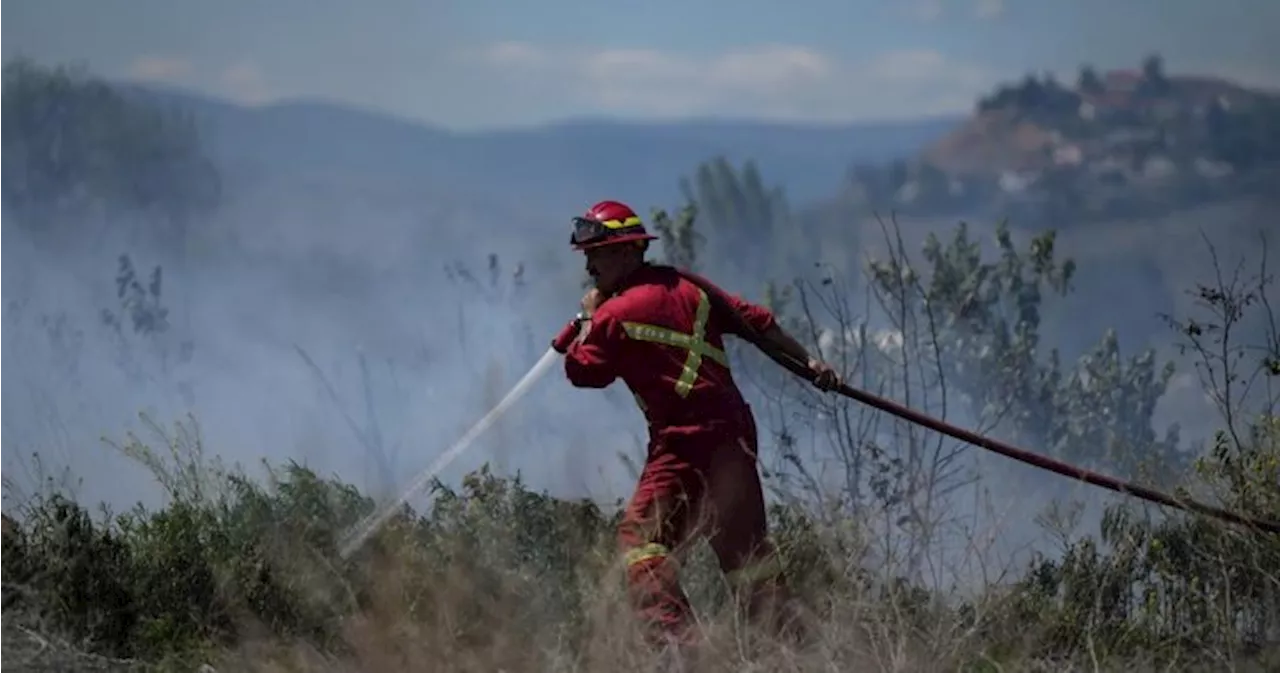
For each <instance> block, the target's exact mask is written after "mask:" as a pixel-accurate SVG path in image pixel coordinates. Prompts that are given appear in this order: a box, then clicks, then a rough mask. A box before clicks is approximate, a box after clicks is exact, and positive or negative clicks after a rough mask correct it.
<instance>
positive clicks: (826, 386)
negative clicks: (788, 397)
mask: <svg viewBox="0 0 1280 673" xmlns="http://www.w3.org/2000/svg"><path fill="white" fill-rule="evenodd" d="M809 371H811V372H813V374H814V377H813V385H815V386H817V387H818V388H820V389H822V390H835V389H836V388H839V387H840V384H841V383H842V381H841V380H840V375H839V374H837V373H836V370H834V369H832V368H831V366H830V365H828V364H827V363H825V362H823V361H822V360H818V359H816V358H809Z"/></svg>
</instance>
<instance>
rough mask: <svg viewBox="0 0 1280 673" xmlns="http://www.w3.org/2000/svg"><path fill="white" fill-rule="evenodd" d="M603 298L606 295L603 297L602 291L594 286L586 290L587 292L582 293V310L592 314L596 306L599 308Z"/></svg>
mask: <svg viewBox="0 0 1280 673" xmlns="http://www.w3.org/2000/svg"><path fill="white" fill-rule="evenodd" d="M605 299H607V297H605V295H604V293H603V292H601V291H600V290H598V289H596V288H594V287H593V288H591V289H590V290H587V293H586V294H584V295H582V311H583V312H584V313H586V314H587V315H588V316H590V315H592V314H593V313H595V312H596V309H597V308H600V305H601V304H603V303H604V300H605Z"/></svg>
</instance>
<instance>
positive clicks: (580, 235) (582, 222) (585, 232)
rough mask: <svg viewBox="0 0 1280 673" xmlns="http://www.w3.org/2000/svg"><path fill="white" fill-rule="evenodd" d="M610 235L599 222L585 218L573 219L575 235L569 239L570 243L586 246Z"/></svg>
mask: <svg viewBox="0 0 1280 673" xmlns="http://www.w3.org/2000/svg"><path fill="white" fill-rule="evenodd" d="M608 234H609V229H608V228H607V227H605V226H604V223H603V222H600V221H599V220H592V219H588V218H585V217H575V218H573V235H572V236H571V237H570V238H569V242H570V243H573V244H574V245H585V244H587V243H594V242H596V241H598V240H600V239H602V238H604V237H606V236H608Z"/></svg>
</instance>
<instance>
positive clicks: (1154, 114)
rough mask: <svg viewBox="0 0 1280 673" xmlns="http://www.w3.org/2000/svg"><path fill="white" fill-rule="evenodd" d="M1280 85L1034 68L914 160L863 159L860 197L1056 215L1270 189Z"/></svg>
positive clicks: (1132, 212) (1147, 72)
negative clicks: (1268, 87)
mask: <svg viewBox="0 0 1280 673" xmlns="http://www.w3.org/2000/svg"><path fill="white" fill-rule="evenodd" d="M1278 177H1280V95H1278V94H1277V93H1276V92H1272V91H1262V90H1256V89H1250V88H1247V87H1244V86H1241V85H1239V84H1237V83H1234V82H1231V81H1229V80H1226V79H1223V78H1217V77H1203V76H1185V75H1168V76H1166V75H1165V74H1164V72H1163V67H1162V65H1161V62H1160V60H1159V58H1158V57H1151V58H1149V59H1148V60H1147V61H1146V62H1145V63H1144V64H1143V67H1142V69H1141V70H1113V71H1109V72H1106V73H1103V74H1101V75H1100V74H1098V73H1096V72H1095V71H1094V70H1093V69H1092V68H1089V67H1085V68H1083V69H1082V70H1081V73H1080V77H1079V79H1078V81H1077V82H1076V83H1075V84H1074V85H1071V86H1067V85H1063V84H1061V83H1059V82H1058V81H1056V80H1055V79H1053V78H1052V77H1035V76H1030V75H1029V76H1027V77H1026V78H1025V79H1023V81H1021V82H1020V83H1017V84H1009V85H1005V86H1001V87H999V88H998V89H997V90H996V91H994V92H993V93H991V94H990V95H988V96H986V97H984V98H982V99H981V100H980V101H978V103H977V105H976V110H975V112H974V114H973V115H972V116H971V117H970V118H969V119H967V120H966V121H964V122H963V123H961V124H958V125H957V126H956V127H955V128H954V129H953V130H952V131H951V132H949V133H947V134H945V135H944V136H943V137H941V138H939V139H938V140H937V141H936V142H934V143H932V144H931V145H930V146H929V147H928V148H926V149H925V151H923V152H922V153H921V154H920V155H919V156H918V157H916V158H914V159H912V160H906V161H895V162H891V163H890V164H889V165H887V166H886V165H881V166H875V165H866V166H860V167H858V168H856V169H855V170H854V172H853V180H852V181H851V182H852V184H851V185H850V186H849V189H850V190H851V191H852V192H853V198H854V199H855V201H856V202H857V203H859V204H862V205H865V206H872V207H876V208H879V209H887V208H894V209H897V210H900V211H910V212H915V213H917V214H928V215H944V214H953V213H962V212H964V213H986V214H998V215H1001V216H1008V217H1011V218H1012V219H1014V220H1015V221H1023V222H1032V221H1033V222H1041V223H1045V224H1051V225H1055V226H1064V225H1067V224H1071V223H1078V222H1080V221H1082V220H1106V219H1110V218H1115V217H1130V216H1146V215H1152V214H1157V213H1161V212H1170V211H1171V210H1176V209H1179V208H1183V207H1192V206H1198V205H1202V204H1207V203H1212V202H1215V201H1220V200H1223V199H1230V198H1234V197H1237V196H1241V195H1249V194H1257V193H1259V192H1260V191H1267V190H1271V189H1274V185H1275V184H1276V179H1277V178H1278Z"/></svg>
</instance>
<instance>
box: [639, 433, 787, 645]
mask: <svg viewBox="0 0 1280 673" xmlns="http://www.w3.org/2000/svg"><path fill="white" fill-rule="evenodd" d="M756 454H757V444H756V433H755V423H754V421H751V422H748V423H743V424H735V427H731V428H729V429H728V430H723V429H722V430H704V429H699V430H689V431H687V432H664V433H660V434H659V435H658V436H656V437H654V438H652V439H651V441H650V449H649V457H648V460H647V461H646V462H645V466H644V470H643V472H642V473H641V475H640V482H639V484H638V485H637V487H636V491H635V494H634V495H633V496H632V498H631V502H630V503H629V505H628V506H627V509H626V512H625V514H624V517H623V520H622V524H621V525H620V527H619V530H618V541H619V545H620V547H621V551H622V553H623V555H624V559H625V562H626V565H627V583H628V589H629V594H630V597H631V601H632V605H633V606H634V608H635V609H636V610H637V611H638V613H639V616H640V617H641V619H642V620H644V621H645V622H647V623H648V624H649V625H650V626H652V627H655V628H654V629H653V630H651V631H650V635H652V636H655V637H658V636H665V637H675V638H677V639H680V640H683V639H685V638H689V637H692V636H693V634H692V632H691V631H690V630H689V626H690V611H689V601H688V598H687V597H686V595H685V593H684V591H683V590H682V589H681V587H680V584H679V579H678V575H677V559H676V556H677V555H678V554H679V552H681V551H683V550H684V545H685V544H686V543H687V542H689V541H692V540H694V539H696V536H699V535H706V536H707V538H708V542H709V543H710V545H711V548H712V549H713V550H714V551H715V554H716V556H717V557H718V559H719V562H720V568H721V570H722V571H724V572H725V573H726V575H727V578H728V580H729V584H730V586H731V587H732V588H733V589H734V593H735V595H736V596H737V598H738V600H740V601H742V602H743V603H745V605H744V606H743V607H745V608H746V612H747V614H748V616H749V617H750V618H752V619H753V620H756V621H764V622H765V625H766V626H767V627H769V628H772V629H777V628H779V627H780V626H781V625H780V624H779V623H778V620H779V619H781V616H782V612H781V611H782V608H783V604H784V603H785V602H786V601H787V600H788V596H787V587H786V583H785V579H784V577H783V574H782V567H781V564H780V562H779V559H778V557H777V555H776V553H775V551H774V549H773V546H772V545H771V544H770V543H769V541H768V539H767V537H766V535H767V524H766V519H765V506H764V494H763V490H762V488H761V483H760V476H759V472H758V471H757V457H756Z"/></svg>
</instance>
